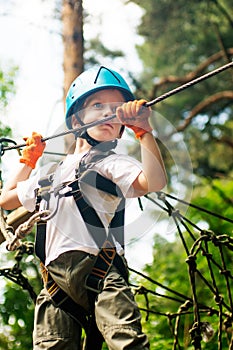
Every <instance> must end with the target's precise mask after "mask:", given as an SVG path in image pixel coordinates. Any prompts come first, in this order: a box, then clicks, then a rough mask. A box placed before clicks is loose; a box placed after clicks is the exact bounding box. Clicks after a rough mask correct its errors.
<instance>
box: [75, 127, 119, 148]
mask: <svg viewBox="0 0 233 350" xmlns="http://www.w3.org/2000/svg"><path fill="white" fill-rule="evenodd" d="M77 137H81V138H82V139H85V140H86V141H87V143H89V145H91V146H92V147H96V148H97V149H100V150H101V151H103V152H106V151H110V150H111V149H114V148H116V146H117V139H115V140H112V141H104V142H103V141H97V140H95V139H94V138H93V137H91V136H90V135H89V134H88V132H87V131H84V132H83V133H82V134H81V135H79V136H78V135H77V134H75V138H76V139H77Z"/></svg>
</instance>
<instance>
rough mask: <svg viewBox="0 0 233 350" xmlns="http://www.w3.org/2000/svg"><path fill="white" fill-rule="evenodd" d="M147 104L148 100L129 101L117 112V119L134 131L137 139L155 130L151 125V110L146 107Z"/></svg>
mask: <svg viewBox="0 0 233 350" xmlns="http://www.w3.org/2000/svg"><path fill="white" fill-rule="evenodd" d="M146 102H147V101H146V100H134V101H129V102H126V103H124V104H123V105H122V106H120V107H118V108H117V110H116V116H117V118H118V119H119V120H120V122H121V123H122V124H123V125H125V126H127V127H128V128H130V129H132V130H133V131H134V133H135V136H136V138H137V139H140V138H141V137H142V136H143V135H144V134H146V133H147V132H151V131H152V130H153V129H152V128H151V126H150V123H149V117H150V115H151V108H149V107H145V106H144V105H145V103H146Z"/></svg>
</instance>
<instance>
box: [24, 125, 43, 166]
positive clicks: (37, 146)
mask: <svg viewBox="0 0 233 350" xmlns="http://www.w3.org/2000/svg"><path fill="white" fill-rule="evenodd" d="M23 139H24V141H26V147H25V148H24V150H23V152H22V154H23V155H22V157H21V158H20V160H19V161H20V163H24V164H26V165H28V166H30V167H31V168H32V169H34V168H35V166H36V162H37V160H38V158H40V156H41V155H42V153H43V151H44V149H45V146H46V143H45V142H42V141H41V139H42V136H41V135H40V134H38V133H37V132H34V131H33V133H32V137H24V138H23Z"/></svg>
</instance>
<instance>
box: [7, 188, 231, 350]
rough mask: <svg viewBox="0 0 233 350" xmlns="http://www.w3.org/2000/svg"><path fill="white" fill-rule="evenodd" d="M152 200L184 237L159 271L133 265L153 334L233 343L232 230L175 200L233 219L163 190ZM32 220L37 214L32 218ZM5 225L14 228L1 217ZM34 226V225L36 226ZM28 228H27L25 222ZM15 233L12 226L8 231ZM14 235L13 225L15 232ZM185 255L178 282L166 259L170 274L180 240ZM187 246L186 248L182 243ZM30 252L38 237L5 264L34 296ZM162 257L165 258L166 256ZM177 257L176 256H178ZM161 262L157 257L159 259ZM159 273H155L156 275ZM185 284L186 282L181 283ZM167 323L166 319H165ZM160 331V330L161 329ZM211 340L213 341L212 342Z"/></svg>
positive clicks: (225, 345) (192, 342) (175, 340)
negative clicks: (204, 225) (28, 272)
mask: <svg viewBox="0 0 233 350" xmlns="http://www.w3.org/2000/svg"><path fill="white" fill-rule="evenodd" d="M145 197H146V198H147V200H149V201H150V202H152V203H153V204H154V205H156V206H157V207H159V208H160V209H161V210H163V211H165V212H166V213H167V215H168V216H169V217H170V218H172V220H173V221H174V223H175V227H176V231H177V236H178V237H179V240H176V242H174V243H169V244H168V250H166V245H164V247H165V250H163V251H161V252H160V254H158V257H157V258H156V257H155V258H156V259H157V264H156V266H157V267H158V268H156V269H155V270H156V271H153V269H152V267H150V266H146V267H145V270H144V271H145V272H139V271H137V270H135V269H133V268H131V267H129V270H130V285H131V287H132V289H133V290H134V292H135V297H136V301H137V303H138V305H139V307H140V310H141V311H142V315H143V316H145V317H143V322H146V323H147V326H148V324H149V325H150V329H151V332H152V334H155V333H156V332H157V331H159V329H160V328H161V329H162V330H163V332H164V329H165V330H166V334H165V335H164V336H165V337H166V339H171V349H173V350H180V349H195V350H199V349H202V346H203V344H204V343H208V342H209V343H210V344H211V346H212V347H208V346H207V347H204V348H205V349H213V346H214V349H229V350H232V349H233V333H232V321H233V315H232V311H233V299H232V293H231V290H232V287H233V275H232V271H231V268H230V266H231V263H232V251H233V238H232V237H231V236H230V235H229V234H226V233H224V234H222V233H220V234H216V233H215V232H213V231H211V230H203V229H201V228H200V227H199V226H197V225H196V224H195V223H193V222H192V221H191V220H190V219H188V218H187V217H186V216H184V215H182V213H181V212H180V211H179V210H177V209H176V208H175V207H174V206H173V205H172V204H171V201H170V200H169V199H172V201H174V200H175V201H181V202H182V203H183V204H186V205H188V206H190V207H192V208H194V209H195V210H198V211H200V212H204V213H205V214H207V215H213V216H215V217H217V218H219V219H221V220H226V221H227V222H230V223H231V224H233V220H231V219H229V218H225V217H223V216H221V215H220V214H218V213H212V212H210V211H208V210H207V209H206V208H200V207H198V206H195V205H192V204H191V203H186V202H184V201H182V200H179V199H178V198H175V197H173V196H172V195H169V194H166V193H163V192H159V193H155V194H149V195H146V196H145ZM1 214H2V213H1ZM29 222H30V224H31V220H30V219H29ZM0 225H1V227H0V229H1V231H4V230H6V228H7V229H8V231H9V228H8V227H7V226H6V225H5V226H4V225H3V220H0ZM30 228H31V227H30ZM25 230H27V228H26V227H25ZM8 236H9V232H8ZM10 239H11V241H12V228H11V232H10ZM177 241H178V242H179V245H178V246H177V247H178V249H180V260H179V261H177V266H176V268H177V271H178V272H179V273H177V271H176V276H178V278H179V281H178V284H177V280H176V285H175V286H173V284H174V277H173V276H172V272H173V273H174V270H173V271H172V270H171V278H170V279H169V276H166V278H164V275H163V270H162V266H161V264H162V263H161V260H162V259H163V262H165V265H166V269H165V270H166V274H167V273H168V271H169V247H170V250H171V244H173V245H174V244H177ZM181 248H182V249H181ZM24 254H32V243H30V242H28V241H27V242H25V243H23V242H20V244H19V246H17V248H16V254H15V259H16V264H15V265H14V266H13V267H12V268H7V269H4V268H2V269H0V276H4V277H6V278H8V279H10V280H11V281H13V282H15V283H17V284H19V285H20V286H21V287H22V288H24V289H26V290H27V291H28V292H29V294H30V296H31V298H32V300H33V301H35V299H36V294H35V292H34V291H33V288H32V286H31V285H30V283H29V281H28V279H27V277H25V276H24V275H23V272H22V270H21V268H20V262H21V260H22V258H23V255H24ZM160 257H161V259H160ZM173 263H174V262H173ZM153 266H155V263H154V264H153ZM154 276H155V278H154ZM179 284H180V288H177V285H179ZM165 323H166V324H165ZM155 337H156V334H155ZM207 345H208V344H207Z"/></svg>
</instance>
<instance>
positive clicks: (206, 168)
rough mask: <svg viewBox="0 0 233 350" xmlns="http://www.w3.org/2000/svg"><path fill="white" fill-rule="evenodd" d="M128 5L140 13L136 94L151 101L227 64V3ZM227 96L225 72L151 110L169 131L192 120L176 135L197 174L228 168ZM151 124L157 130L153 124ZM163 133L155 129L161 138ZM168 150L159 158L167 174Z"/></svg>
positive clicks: (232, 20)
mask: <svg viewBox="0 0 233 350" xmlns="http://www.w3.org/2000/svg"><path fill="white" fill-rule="evenodd" d="M132 2H135V3H137V4H138V5H139V6H141V7H142V8H143V9H144V10H145V12H144V15H143V17H142V22H141V24H140V26H139V28H138V33H139V34H140V35H141V36H142V37H143V38H144V39H145V40H144V43H143V44H142V45H140V46H138V47H137V50H138V53H139V55H140V58H141V60H142V62H143V65H144V70H143V72H142V75H141V77H140V78H139V79H138V81H137V87H138V95H139V96H141V95H142V94H143V95H144V97H146V98H147V99H149V100H153V99H154V98H155V97H156V96H160V95H161V94H163V93H164V92H167V91H169V90H172V89H173V88H175V87H177V86H180V85H182V84H183V83H185V82H188V81H190V80H192V79H194V78H196V77H198V76H200V75H203V74H205V73H207V72H209V71H212V70H213V69H214V68H217V67H219V66H221V65H223V64H225V63H228V62H229V61H231V59H232V55H233V47H232V27H233V15H232V6H231V3H230V1H229V0H216V1H196V0H191V1H188V2H187V1H185V0H178V1H172V0H168V1H164V0H158V1H156V2H155V1H153V0H145V1H143V2H141V1H138V0H134V1H132ZM224 92H226V94H225V93H224ZM227 92H228V93H227ZM232 96H233V92H232V70H230V69H229V70H228V71H225V72H222V73H221V74H219V75H216V76H214V77H211V78H209V79H207V80H205V81H203V82H201V83H199V84H197V85H195V86H193V87H190V88H188V89H186V90H183V91H182V92H180V93H178V94H176V95H174V96H172V97H169V98H168V99H166V100H164V101H163V102H161V103H159V104H157V105H156V106H155V108H156V110H157V111H158V112H159V113H160V114H161V115H162V116H164V117H165V118H167V119H168V121H169V122H170V123H171V124H172V125H173V126H174V128H180V127H181V126H184V123H185V121H186V119H187V118H189V117H190V118H191V119H190V123H189V124H188V125H187V126H186V127H183V129H181V132H182V136H183V140H184V142H185V143H186V145H187V147H188V150H189V153H190V157H191V160H192V162H193V171H194V173H195V174H197V175H201V176H211V177H213V178H214V177H218V176H219V174H223V175H226V174H227V172H228V169H232V166H233V157H232V137H231V136H230V135H232V128H233V125H232V117H233V112H232V101H233V97H232ZM154 119H155V118H154ZM153 123H154V128H155V129H157V130H158V129H159V125H157V124H156V120H153ZM167 135H168V134H167V133H166V130H163V129H162V128H160V129H159V135H158V136H159V138H160V139H161V140H164V139H166V137H168V136H167ZM165 146H166V145H165ZM174 147H175V144H174ZM162 150H163V146H162ZM172 150H174V148H172ZM169 151H170V150H169V149H168V150H166V149H165V150H164V151H163V154H164V157H165V161H166V166H167V169H168V172H172V171H173V168H174V166H173V165H174V163H172V162H171V160H170V159H169V156H168V155H167V153H169ZM178 166H179V165H178ZM171 178H172V176H171Z"/></svg>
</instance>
